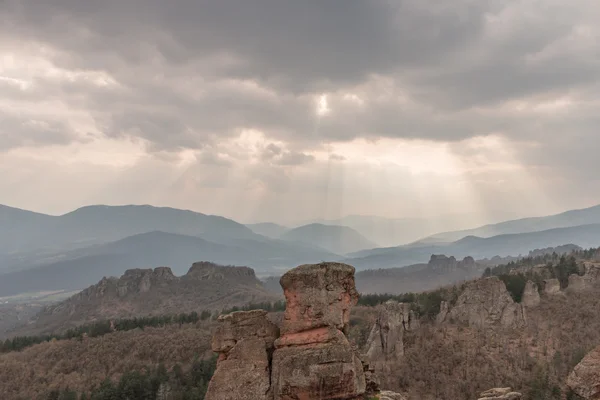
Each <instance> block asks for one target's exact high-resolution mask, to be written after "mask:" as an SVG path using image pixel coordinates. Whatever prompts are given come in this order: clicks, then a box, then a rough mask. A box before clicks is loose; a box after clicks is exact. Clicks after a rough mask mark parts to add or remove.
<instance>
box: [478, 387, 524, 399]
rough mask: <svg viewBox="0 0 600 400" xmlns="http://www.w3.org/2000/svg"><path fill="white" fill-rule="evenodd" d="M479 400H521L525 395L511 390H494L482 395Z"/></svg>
mask: <svg viewBox="0 0 600 400" xmlns="http://www.w3.org/2000/svg"><path fill="white" fill-rule="evenodd" d="M479 396H480V398H479V400H521V399H522V398H523V395H522V394H521V393H518V392H513V391H512V389H511V388H509V387H507V388H494V389H490V390H486V391H485V392H483V393H481V394H480V395H479Z"/></svg>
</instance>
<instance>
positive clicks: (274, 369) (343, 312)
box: [206, 263, 405, 400]
mask: <svg viewBox="0 0 600 400" xmlns="http://www.w3.org/2000/svg"><path fill="white" fill-rule="evenodd" d="M280 283H281V286H282V287H283V291H284V295H285V299H286V310H285V314H284V318H283V322H282V324H281V327H277V326H276V325H275V324H273V323H272V322H271V321H270V320H269V319H268V318H267V313H266V312H265V311H262V310H254V311H247V312H234V313H232V314H228V315H224V316H221V317H219V322H220V324H219V326H218V328H217V330H216V332H215V334H214V337H213V341H212V349H213V351H215V352H217V353H218V354H219V358H218V361H217V369H216V371H215V374H214V376H213V378H212V380H211V382H210V384H209V387H208V392H207V394H206V400H267V399H268V400H313V399H322V400H326V399H328V400H333V399H337V400H345V399H348V400H350V399H353V400H358V399H364V398H378V399H381V400H386V399H387V400H404V399H405V398H404V397H403V396H402V395H399V394H397V393H392V392H380V391H379V390H378V387H377V386H378V385H377V384H376V382H375V381H374V379H373V376H372V371H371V370H370V369H369V368H368V366H366V365H365V364H363V362H362V361H361V360H360V359H359V357H358V356H357V354H356V352H355V351H354V349H353V347H352V345H351V344H350V342H349V341H348V339H347V337H346V334H345V332H346V330H347V328H348V324H349V321H350V310H351V308H352V307H353V306H354V305H356V303H357V301H358V292H357V291H356V286H355V281H354V267H352V266H350V265H346V264H340V263H321V264H314V265H301V266H299V267H297V268H294V269H292V270H291V271H288V272H287V273H286V274H285V275H284V276H283V277H282V278H281V280H280Z"/></svg>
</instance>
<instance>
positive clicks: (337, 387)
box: [271, 341, 366, 400]
mask: <svg viewBox="0 0 600 400" xmlns="http://www.w3.org/2000/svg"><path fill="white" fill-rule="evenodd" d="M271 379H272V385H273V386H272V388H273V394H274V399H275V400H293V399H299V400H300V399H306V400H310V399H323V400H325V399H354V398H355V397H357V396H360V395H362V394H364V393H365V391H366V381H365V375H364V372H363V367H362V364H361V361H360V360H359V359H358V357H357V356H356V354H355V353H354V351H353V349H352V347H351V346H350V344H349V343H348V342H347V341H346V342H345V343H339V344H320V345H314V344H313V345H306V346H293V347H283V348H278V349H277V350H275V353H274V354H273V372H272V376H271Z"/></svg>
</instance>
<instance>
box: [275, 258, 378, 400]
mask: <svg viewBox="0 0 600 400" xmlns="http://www.w3.org/2000/svg"><path fill="white" fill-rule="evenodd" d="M280 282H281V286H282V288H283V291H284V295H285V297H286V310H285V314H284V319H283V322H282V329H281V330H282V336H281V337H280V338H279V339H277V340H276V341H275V347H276V350H275V352H274V353H273V363H272V365H273V369H272V374H271V382H272V384H271V389H272V392H273V397H274V400H309V399H323V400H326V399H355V398H358V396H362V395H363V394H364V393H365V392H366V378H365V371H364V367H363V365H362V363H361V361H360V359H359V358H358V357H357V355H356V354H355V352H354V350H353V348H352V346H351V345H350V343H349V342H348V339H347V338H346V336H345V335H344V331H345V329H346V327H347V325H348V322H349V316H350V309H351V308H352V306H354V305H355V304H356V302H357V301H358V293H357V292H356V287H355V283H354V267H352V266H350V265H346V264H339V263H321V264H315V265H301V266H299V267H297V268H294V269H293V270H291V271H288V272H287V273H286V274H285V275H283V276H282V277H281V280H280Z"/></svg>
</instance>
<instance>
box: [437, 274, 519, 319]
mask: <svg viewBox="0 0 600 400" xmlns="http://www.w3.org/2000/svg"><path fill="white" fill-rule="evenodd" d="M448 315H449V317H450V318H451V319H453V320H455V321H462V322H466V323H468V324H469V325H470V326H475V327H479V328H486V327H490V326H494V325H502V326H506V327H519V326H524V325H525V324H526V323H527V318H526V313H525V308H524V307H523V305H521V304H518V303H515V302H514V300H513V299H512V297H511V296H510V294H509V293H508V291H507V290H506V286H505V285H504V283H503V282H502V281H501V280H500V279H498V278H497V277H495V276H494V277H490V278H483V279H479V280H476V281H472V282H469V283H468V284H466V285H465V289H464V291H463V292H462V294H461V295H460V296H459V297H458V300H457V301H456V304H455V305H454V307H452V308H451V309H450V312H449V314H448Z"/></svg>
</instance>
